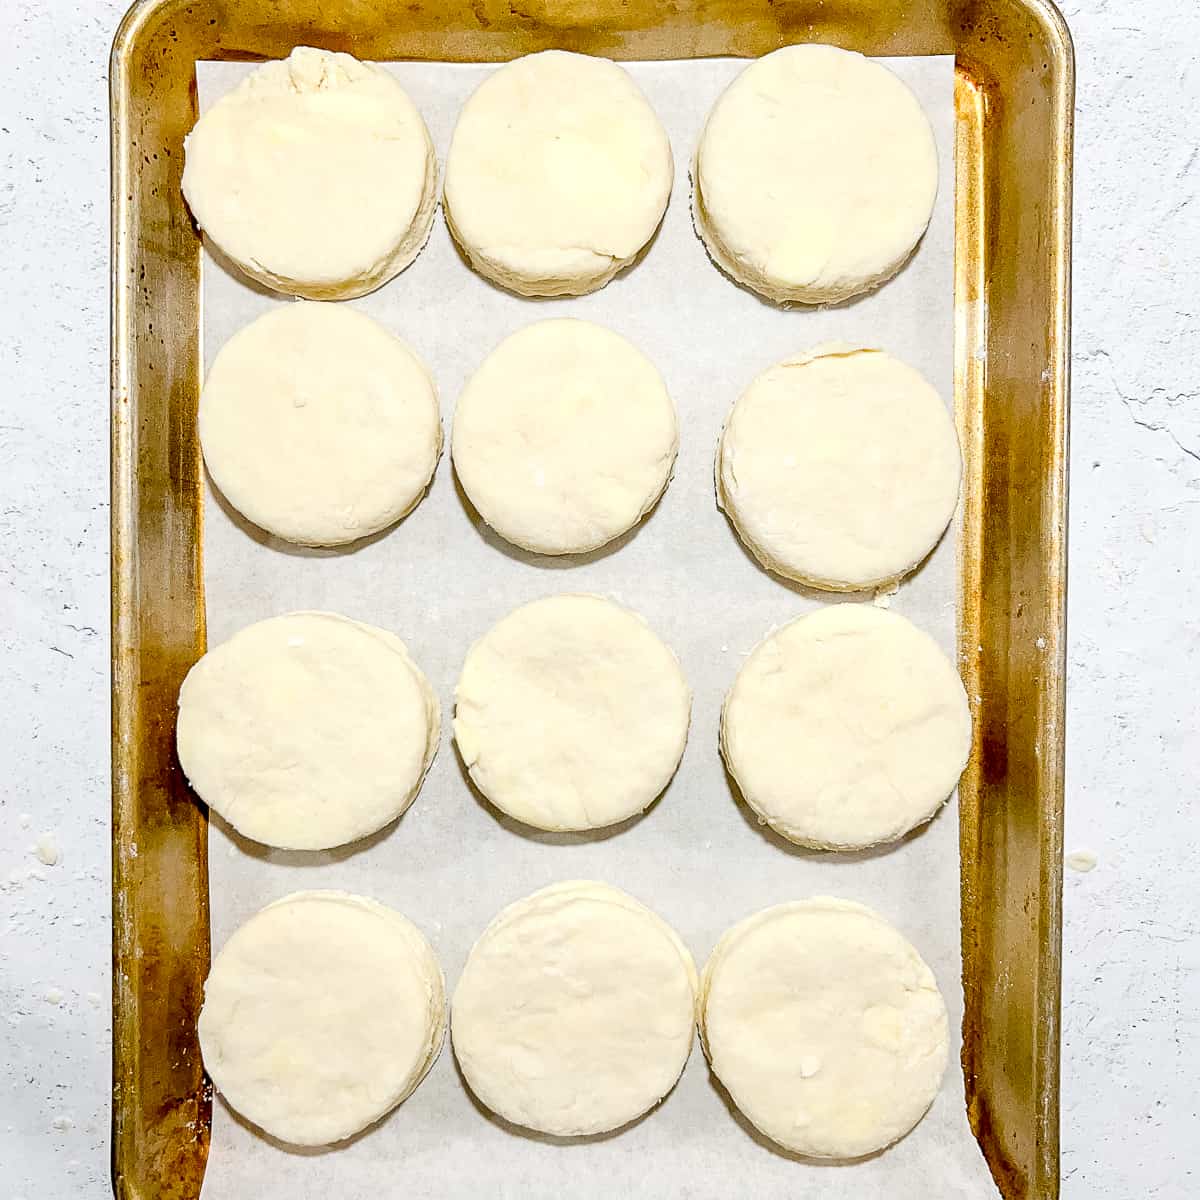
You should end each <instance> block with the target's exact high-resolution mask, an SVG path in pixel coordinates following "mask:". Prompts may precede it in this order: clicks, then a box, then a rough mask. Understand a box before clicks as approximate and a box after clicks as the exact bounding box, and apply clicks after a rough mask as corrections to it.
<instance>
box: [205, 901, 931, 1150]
mask: <svg viewBox="0 0 1200 1200" xmlns="http://www.w3.org/2000/svg"><path fill="white" fill-rule="evenodd" d="M445 1010H446V1001H445V981H444V977H443V974H442V971H441V968H440V966H439V965H438V961H437V958H436V955H435V953H434V951H433V948H432V947H431V946H430V944H429V942H428V941H427V940H426V939H425V937H424V936H423V935H422V934H421V933H420V931H419V930H418V929H417V928H416V927H415V926H414V925H413V924H412V923H411V922H409V921H408V920H407V919H406V918H405V917H403V916H401V915H400V914H399V913H398V912H395V911H394V910H392V909H390V908H388V907H386V906H384V905H383V904H380V903H378V902H377V901H374V900H369V899H367V898H364V897H361V896H354V895H350V894H347V893H345V892H333V891H309V892H299V893H294V894H292V895H290V896H286V897H284V898H283V899H281V900H278V901H276V902H274V903H273V904H270V905H268V906H267V907H266V908H264V909H262V910H261V911H260V912H258V913H257V914H256V915H254V916H252V917H251V918H250V919H249V920H248V921H246V922H245V923H244V924H243V925H242V926H241V927H240V928H239V929H237V930H236V931H235V932H234V933H233V935H232V936H231V937H230V938H229V940H228V941H227V942H226V943H225V945H224V947H223V948H222V949H221V951H220V953H219V954H218V955H217V956H216V959H215V960H214V962H213V966H212V970H211V972H210V974H209V977H208V980H207V982H206V984H205V999H204V1007H203V1009H202V1011H201V1014H200V1018H199V1023H198V1029H199V1035H200V1044H201V1048H202V1052H203V1055H204V1063H205V1067H206V1069H207V1070H208V1071H209V1073H210V1075H211V1076H212V1079H213V1081H214V1083H215V1084H216V1086H217V1088H218V1089H219V1090H220V1091H221V1093H222V1094H223V1095H224V1096H225V1098H226V1099H227V1100H228V1102H229V1103H230V1104H231V1105H232V1106H233V1107H234V1108H235V1109H237V1111H238V1112H240V1113H241V1114H242V1115H243V1116H244V1117H246V1118H248V1119H249V1120H250V1121H253V1122H254V1123H255V1124H256V1125H258V1126H259V1127H260V1128H261V1129H263V1130H265V1131H266V1132H267V1133H269V1134H271V1135H273V1136H275V1137H277V1138H279V1139H280V1140H282V1141H285V1142H288V1143H291V1144H295V1145H304V1146H314V1145H326V1144H331V1143H336V1142H339V1141H343V1140H345V1139H346V1138H349V1137H352V1136H353V1135H354V1134H356V1133H358V1132H360V1131H361V1130H363V1129H365V1128H366V1127H367V1126H368V1125H370V1124H372V1123H373V1122H375V1121H377V1120H378V1119H380V1118H381V1117H383V1116H384V1115H385V1114H386V1113H387V1112H389V1111H390V1110H391V1109H392V1108H394V1107H395V1106H396V1105H397V1104H399V1103H400V1102H401V1101H403V1100H404V1099H406V1098H407V1097H408V1096H409V1095H411V1094H412V1092H413V1091H414V1090H415V1089H416V1087H417V1086H418V1084H419V1083H420V1081H421V1080H422V1079H423V1078H424V1076H425V1075H426V1073H427V1072H428V1071H429V1069H430V1067H431V1066H432V1065H433V1063H434V1061H435V1060H436V1058H437V1056H438V1054H439V1052H440V1050H441V1046H442V1041H443V1038H444V1033H445V1029H446V1013H445ZM697 1024H698V1025H699V1029H700V1036H701V1042H702V1045H703V1047H704V1050H705V1054H706V1055H707V1057H708V1059H709V1062H710V1063H711V1066H712V1069H713V1072H714V1074H715V1075H716V1076H717V1078H718V1079H720V1081H721V1083H722V1084H723V1086H724V1087H725V1088H726V1090H727V1091H728V1093H729V1095H730V1097H731V1099H732V1100H733V1102H734V1103H735V1104H736V1105H737V1107H738V1108H739V1109H740V1110H741V1111H742V1112H743V1113H744V1114H745V1115H746V1116H747V1117H748V1118H749V1119H750V1120H751V1121H752V1122H753V1123H754V1125H755V1126H757V1127H758V1128H759V1129H760V1130H761V1131H762V1132H763V1133H765V1134H766V1135H767V1136H768V1137H770V1138H771V1139H772V1140H773V1141H775V1142H776V1143H777V1144H778V1145H780V1146H782V1147H784V1148H786V1149H788V1150H790V1151H792V1152H794V1153H799V1154H803V1155H807V1156H810V1157H814V1158H824V1159H837V1160H847V1159H854V1158H859V1157H862V1156H863V1155H866V1154H870V1153H873V1152H875V1151H878V1150H881V1149H883V1148H885V1147H886V1146H889V1145H891V1144H892V1143H893V1142H895V1141H896V1140H897V1139H899V1138H900V1137H902V1136H903V1135H904V1134H905V1133H907V1132H908V1130H909V1129H911V1128H912V1127H913V1126H914V1125H915V1124H916V1123H917V1122H918V1121H919V1120H920V1119H921V1117H922V1115H923V1114H924V1113H925V1111H926V1110H927V1109H928V1107H929V1105H930V1104H931V1103H932V1101H933V1099H934V1097H935V1096H936V1094H937V1090H938V1086H939V1084H940V1081H941V1078H942V1075H943V1073H944V1071H945V1068H946V1062H947V1055H948V1022H947V1015H946V1006H945V1003H944V1001H943V999H942V995H941V992H940V991H939V989H938V986H937V982H936V980H935V979H934V977H933V974H932V972H931V971H930V970H929V967H928V966H927V965H926V964H925V962H924V961H923V960H922V958H921V956H920V955H919V954H918V952H917V951H916V950H915V949H914V948H913V946H912V945H911V944H910V943H909V942H908V941H907V940H906V939H905V938H904V937H903V935H901V934H900V933H899V932H898V931H897V930H896V929H894V928H893V927H892V926H891V925H889V924H888V923H887V922H886V921H885V920H884V918H882V917H881V916H879V915H878V914H877V913H875V912H873V911H872V910H871V909H869V908H866V907H864V906H863V905H860V904H855V903H851V902H849V901H845V900H837V899H833V898H831V897H815V898H813V899H810V900H807V901H794V902H791V903H785V904H780V905H776V906H774V907H772V908H768V909H765V910H763V911H761V912H758V913H755V914H754V915H752V916H750V917H748V918H746V919H745V920H743V921H741V922H740V923H738V924H737V925H735V926H733V928H731V929H730V930H728V932H726V934H725V935H724V936H723V937H722V938H721V939H720V941H719V942H718V944H717V946H716V948H715V950H714V951H713V953H712V955H711V957H710V958H709V960H708V963H707V965H706V966H705V968H704V972H703V975H702V976H701V977H698V976H697V972H696V968H695V965H694V962H693V959H692V956H691V953H690V952H689V951H688V949H687V947H686V946H685V945H684V943H683V942H682V941H681V940H680V938H679V936H678V935H677V934H676V933H675V931H674V930H673V929H672V928H671V927H670V926H669V925H668V924H667V923H666V922H665V921H663V920H662V918H661V917H659V916H658V915H657V914H655V913H654V912H652V911H651V910H650V909H649V908H647V907H645V906H644V905H642V904H641V903H639V902H638V901H637V900H635V899H634V898H633V897H632V896H630V895H628V894H627V893H625V892H622V891H620V890H618V889H617V888H614V887H610V886H608V885H607V884H603V883H596V882H592V881H586V880H573V881H567V882H562V883H558V884H553V885H551V886H549V887H546V888H543V889H541V890H540V891H537V892H535V893H533V894H532V895H530V896H527V897H525V898H524V899H522V900H519V901H517V902H515V903H513V904H510V905H509V906H508V907H507V908H505V909H504V910H503V911H502V912H500V913H499V914H498V915H497V916H496V917H495V919H494V920H493V921H492V922H491V923H490V924H489V925H488V927H487V928H486V929H485V930H484V931H483V933H482V934H481V936H480V937H479V939H478V940H477V941H476V943H475V945H474V947H473V948H472V950H471V952H470V955H469V956H468V959H467V962H466V965H465V967H464V969H463V972H462V975H461V977H460V979H459V982H458V986H457V988H456V990H455V993H454V1000H453V1005H452V1011H451V1019H450V1029H451V1036H452V1040H453V1045H454V1053H455V1057H456V1058H457V1060H458V1063H459V1066H460V1067H461V1069H462V1074H463V1077H464V1079H465V1081H466V1083H467V1085H468V1086H469V1087H470V1089H471V1091H472V1093H473V1094H474V1095H475V1096H476V1098H477V1099H478V1100H479V1101H480V1102H481V1103H482V1104H484V1105H486V1106H487V1107H488V1108H489V1109H490V1110H491V1111H492V1112H494V1113H497V1114H498V1115H500V1116H501V1117H503V1118H505V1119H506V1120H508V1121H511V1122H513V1123H514V1124H516V1125H519V1126H521V1127H523V1128H526V1129H531V1130H535V1131H537V1132H539V1133H543V1134H550V1135H554V1136H557V1137H581V1136H594V1135H596V1134H601V1133H607V1132H610V1131H613V1130H618V1129H620V1128H621V1127H623V1126H626V1125H628V1124H629V1123H630V1122H632V1121H634V1120H636V1119H637V1118H638V1117H640V1116H642V1115H643V1114H644V1113H646V1112H648V1111H649V1110H650V1109H652V1108H653V1107H655V1106H656V1105H657V1104H658V1103H659V1102H660V1101H661V1100H662V1099H663V1098H664V1097H665V1096H666V1095H667V1093H669V1092H670V1091H671V1089H672V1088H673V1087H674V1086H675V1083H676V1081H677V1080H678V1078H679V1076H680V1074H681V1072H682V1071H683V1068H684V1065H685V1064H686V1062H687V1060H688V1057H689V1055H690V1054H691V1049H692V1042H693V1038H694V1033H695V1029H696V1026H697Z"/></svg>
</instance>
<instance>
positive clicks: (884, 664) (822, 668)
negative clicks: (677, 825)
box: [177, 594, 971, 850]
mask: <svg viewBox="0 0 1200 1200" xmlns="http://www.w3.org/2000/svg"><path fill="white" fill-rule="evenodd" d="M690 716H691V692H690V690H689V688H688V685H687V682H686V680H685V679H684V676H683V672H682V670H681V669H680V665H679V661H678V659H677V658H676V656H675V654H674V653H673V652H672V651H671V649H670V648H669V647H668V646H667V645H665V644H664V643H663V642H662V641H661V640H660V639H659V638H658V637H657V635H656V634H655V633H654V632H653V631H652V630H651V629H650V627H649V626H648V625H647V624H646V622H645V621H644V620H643V619H642V618H641V617H640V616H638V615H637V614H636V613H633V612H631V611H629V610H628V609H625V608H622V607H621V606H620V605H617V604H615V603H614V602H613V601H611V600H608V599H605V598H603V597H600V596H592V595H569V594H568V595H556V596H549V597H546V598H544V599H541V600H535V601H533V602H531V603H529V604H525V605H522V606H521V607H520V608H517V609H516V610H514V611H513V612H511V613H509V614H508V616H506V617H504V618H503V619H502V620H501V621H499V622H498V623H497V624H496V625H494V626H493V627H492V628H491V629H490V630H489V631H488V632H487V633H486V634H485V635H484V636H483V637H482V638H480V639H479V640H478V641H477V642H476V643H475V644H474V645H473V646H472V647H471V649H470V651H469V652H468V654H467V656H466V660H465V662H464V664H463V668H462V672H461V675H460V676H459V680H458V685H457V687H456V689H455V712H454V737H455V741H456V743H457V745H458V750H459V753H460V754H461V756H462V760H463V763H464V765H465V766H466V768H467V770H468V771H469V773H470V776H471V779H472V781H473V782H474V783H475V785H476V786H477V787H478V788H479V790H480V791H481V792H482V793H483V795H484V796H485V797H486V798H487V800H488V801H489V802H490V803H491V804H493V805H494V806H495V807H496V808H498V809H500V810H501V811H503V812H504V813H506V814H507V815H509V816H510V817H512V818H514V819H515V820H517V821H521V822H522V823H524V824H526V825H529V826H532V827H534V828H538V829H545V830H556V831H564V830H586V829H598V828H605V827H607V826H611V825H615V824H617V823H619V822H621V821H625V820H628V819H630V818H631V817H634V816H636V815H638V814H639V813H642V812H644V811H645V810H646V809H647V808H648V807H649V806H650V805H651V804H653V802H654V801H655V799H656V798H657V797H658V796H659V795H661V794H662V792H663V791H664V789H665V788H666V786H667V784H668V783H669V782H670V780H671V778H672V776H673V775H674V773H675V770H676V768H677V767H678V765H679V761H680V758H681V757H682V755H683V751H684V747H685V744H686V742H687V735H688V726H689V722H690ZM439 730H440V717H439V710H438V703H437V699H436V697H435V696H434V694H433V691H432V689H431V688H430V685H429V683H428V681H427V680H426V678H425V676H424V674H423V673H422V672H421V671H420V669H419V668H418V667H417V666H416V664H415V663H414V662H413V661H412V659H411V658H410V657H409V655H408V653H407V651H406V650H405V647H404V645H403V643H402V642H401V641H400V640H399V639H398V638H396V637H395V636H394V635H393V634H390V633H387V632H385V631H383V630H380V629H376V628H373V627H371V626H369V625H363V624H361V623H359V622H356V621H351V620H349V619H348V618H346V617H342V616H337V615H335V614H332V613H311V612H298V613H289V614H286V615H284V616H279V617H272V618H269V619H268V620H265V621H260V622H258V623H256V624H254V625H250V626H247V627H246V628H244V629H242V630H240V631H239V632H238V633H236V634H235V635H234V636H233V637H232V638H230V639H229V640H228V641H227V642H224V643H223V644H221V645H219V646H215V647H213V648H212V649H210V650H209V651H208V652H207V653H206V654H205V655H204V656H203V657H202V658H201V659H200V660H199V661H198V662H197V663H196V664H195V665H194V666H193V667H192V669H191V670H190V671H189V672H188V675H187V677H186V679H185V680H184V683H183V686H182V688H181V690H180V695H179V716H178V726H177V745H178V751H179V758H180V762H181V764H182V766H183V769H184V772H185V774H186V775H187V777H188V779H189V781H190V782H191V784H192V787H193V788H194V789H195V791H196V792H197V793H198V794H199V795H200V797H201V798H202V799H203V800H204V801H205V802H206V803H207V804H209V805H210V806H211V807H212V808H213V809H214V810H215V811H216V812H218V813H219V814H220V815H221V816H222V817H224V818H225V819H226V820H227V821H228V822H229V823H230V824H231V825H232V826H234V828H236V829H237V830H238V831H239V832H240V833H242V834H243V835H245V836H246V837H249V838H252V839H254V840H255V841H258V842H262V843H265V844H267V845H273V846H280V847H284V848H288V849H299V850H320V849H327V848H330V847H333V846H338V845H344V844H347V843H349V842H352V841H355V840H357V839H359V838H362V837H365V836H367V835H368V834H371V833H373V832H375V831H376V830H378V829H381V828H383V827H384V826H385V825H387V824H388V823H389V822H391V821H393V820H395V819H396V818H397V817H398V816H399V815H400V814H401V813H403V812H404V811H405V810H406V809H407V808H408V807H409V805H410V804H411V803H412V802H413V800H414V798H415V797H416V795H417V792H418V790H419V788H420V786H421V781H422V779H423V778H424V775H425V772H426V771H427V770H428V769H429V766H430V764H431V762H432V761H433V757H434V754H435V752H436V749H437V742H438V736H439ZM970 744H971V716H970V709H969V707H968V703H967V697H966V693H965V691H964V689H963V686H962V682H961V680H960V679H959V677H958V674H957V672H956V671H955V669H954V666H953V664H952V663H951V662H950V661H949V659H947V657H946V656H945V654H944V653H943V652H942V651H941V649H940V648H939V647H938V646H937V644H936V643H935V642H934V641H933V639H932V638H930V637H929V636H928V635H927V634H925V633H923V632H922V631H921V630H919V629H918V628H917V627H916V626H915V625H913V624H912V623H911V622H910V621H908V620H907V619H906V618H904V617H902V616H900V615H899V614H897V613H893V612H889V611H886V610H883V609H881V608H877V607H875V606H874V605H866V604H837V605H831V606H828V607H826V608H823V609H819V610H818V611H816V612H814V613H810V614H809V615H807V616H803V617H799V618H797V619H796V620H793V621H791V622H790V623H789V624H786V625H784V626H782V627H781V628H779V629H776V630H774V631H773V632H771V633H770V634H769V635H768V636H767V637H766V638H765V639H764V640H763V641H762V642H760V643H759V645H758V646H757V647H756V648H755V650H754V651H753V652H752V653H751V654H750V656H749V657H748V658H747V660H746V662H745V663H744V664H743V666H742V668H741V670H740V671H739V673H738V675H737V678H736V679H735V681H734V682H733V685H732V687H731V688H730V690H729V692H728V694H727V696H726V699H725V704H724V708H723V710H722V716H721V731H720V750H721V754H722V756H723V758H724V760H725V763H726V765H727V766H728V768H729V771H730V774H731V775H732V776H733V778H734V780H735V781H736V783H737V785H738V787H739V788H740V790H741V792H742V794H743V796H744V798H745V800H746V802H747V803H748V804H749V805H750V807H751V808H752V809H753V810H754V811H755V813H756V814H757V815H758V816H759V818H760V820H761V821H763V822H764V823H767V824H770V825H771V826H772V828H774V829H775V830H777V831H778V832H779V833H781V834H782V835H783V836H784V837H786V838H788V839H790V840H791V841H793V842H795V843H797V844H799V845H805V846H813V847H820V848H826V849H834V850H850V849H861V848H863V847H866V846H871V845H876V844H879V843H883V842H890V841H895V840H896V839H898V838H900V837H902V836H903V835H904V834H906V833H907V832H908V831H909V830H911V829H913V828H915V827H916V826H917V825H920V824H922V823H924V822H925V821H927V820H929V819H930V818H931V817H932V816H933V814H934V813H935V812H936V811H937V810H938V809H939V808H940V807H941V805H942V804H943V803H944V801H945V800H946V798H947V797H948V796H949V795H950V793H951V792H952V791H953V789H954V787H955V786H956V784H957V782H958V778H959V776H960V774H961V773H962V771H963V768H964V767H965V765H966V762H967V757H968V754H969V752H970Z"/></svg>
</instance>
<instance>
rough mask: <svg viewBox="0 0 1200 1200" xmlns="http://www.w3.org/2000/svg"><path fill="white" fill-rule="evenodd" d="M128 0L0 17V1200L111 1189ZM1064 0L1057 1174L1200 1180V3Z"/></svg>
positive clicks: (31, 1) (1173, 1193) (1100, 1193)
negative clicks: (1063, 654) (123, 37)
mask: <svg viewBox="0 0 1200 1200" xmlns="http://www.w3.org/2000/svg"><path fill="white" fill-rule="evenodd" d="M123 7H124V0H86V2H85V3H78V2H77V0H10V3H9V4H7V5H5V6H4V9H3V15H2V16H0V32H3V34H4V35H5V36H4V37H3V38H2V39H0V67H2V73H0V78H3V80H4V89H3V99H0V163H2V165H0V263H2V264H3V270H4V286H3V288H2V289H0V316H2V318H3V329H4V334H3V336H2V337H0V648H2V651H0V716H2V719H0V769H2V770H3V778H4V783H3V786H2V787H0V1064H2V1068H0V1196H2V1197H3V1198H4V1200H9V1198H10V1197H11V1198H21V1200H35V1198H38V1200H40V1198H42V1197H47V1198H50V1200H57V1198H58V1197H67V1196H72V1197H80V1198H81V1200H98V1198H100V1197H103V1196H105V1195H107V1194H108V1186H109V1185H108V1087H109V1035H108V987H109V979H108V961H109V927H108V880H109V872H108V665H107V645H108V638H107V625H108V570H107V551H108V543H107V531H108V522H107V497H108V476H107V462H108V453H107V446H108V442H107V433H108V409H107V381H108V333H107V319H108V298H107V270H108V262H107V259H108V195H107V165H108V146H107V93H106V87H105V77H106V72H107V54H108V46H109V42H110V39H111V37H112V33H113V31H114V29H115V27H116V24H117V21H118V19H119V17H120V13H121V10H122V9H123ZM1065 9H1066V14H1067V18H1068V20H1069V22H1070V24H1071V27H1072V31H1073V33H1074V36H1075V42H1076V49H1077V53H1078V57H1079V76H1080V79H1079V83H1080V87H1079V105H1078V118H1079V123H1078V146H1077V156H1076V171H1075V181H1076V238H1075V243H1076V269H1075V377H1074V378H1075V389H1074V405H1073V449H1072V470H1073V480H1072V491H1071V503H1072V519H1071V538H1072V544H1071V554H1072V566H1071V588H1072V594H1071V645H1070V669H1071V676H1070V683H1069V704H1070V718H1069V720H1070V724H1069V733H1068V737H1069V753H1068V777H1067V787H1068V815H1067V848H1068V850H1071V851H1074V850H1079V849H1083V848H1086V849H1089V850H1091V851H1093V852H1094V853H1095V854H1096V856H1097V859H1098V865H1097V866H1096V868H1095V869H1094V870H1092V871H1090V872H1088V873H1080V872H1076V871H1073V870H1069V871H1068V872H1067V880H1066V929H1065V1013H1064V1018H1065V1019H1064V1058H1063V1177H1064V1189H1063V1191H1064V1196H1065V1197H1067V1198H1068V1200H1093V1198H1097V1200H1106V1198H1110V1197H1111V1198H1112V1200H1125V1198H1127V1197H1130V1196H1138V1197H1140V1198H1146V1200H1149V1198H1151V1197H1163V1198H1167V1197H1170V1198H1175V1197H1181V1198H1182V1197H1184V1196H1188V1195H1191V1194H1192V1193H1193V1192H1195V1190H1196V1188H1197V1186H1198V1184H1200V1180H1198V1179H1197V1176H1200V1149H1198V1146H1197V1139H1196V1137H1195V1133H1194V1127H1195V1122H1196V1118H1197V1103H1198V1101H1197V1095H1198V1092H1197V1088H1196V1086H1195V1080H1194V1075H1195V1070H1194V1063H1195V1057H1196V1054H1197V1051H1198V1050H1200V1027H1198V1021H1197V1012H1198V1011H1200V911H1198V910H1200V902H1198V901H1197V899H1196V893H1197V889H1196V885H1195V882H1194V867H1193V864H1194V863H1195V862H1196V861H1197V859H1198V857H1200V822H1197V821H1196V819H1195V817H1194V815H1193V811H1192V810H1193V806H1194V804H1195V794H1196V786H1197V779H1198V775H1200V769H1198V766H1197V764H1198V763H1200V700H1198V699H1197V695H1198V693H1197V688H1196V685H1195V679H1196V677H1197V674H1198V673H1200V618H1197V616H1196V612H1195V606H1194V604H1189V603H1188V601H1189V598H1190V597H1191V595H1192V594H1193V592H1194V587H1195V580H1196V577H1197V574H1198V569H1200V536H1198V533H1200V383H1198V379H1200V299H1197V295H1198V289H1197V286H1196V282H1197V275H1196V272H1197V262H1198V261H1200V154H1198V153H1197V151H1196V145H1195V131H1194V119H1193V118H1194V113H1195V111H1196V109H1197V107H1198V106H1200V67H1198V62H1197V56H1196V53H1195V47H1196V46H1198V45H1200V9H1197V8H1196V7H1195V6H1194V5H1191V4H1187V3H1183V4H1177V3H1173V2H1170V0H1141V2H1140V3H1130V2H1129V0H1071V2H1070V3H1067V4H1066V5H1065ZM44 835H49V836H48V837H46V836H44ZM39 841H40V846H41V850H42V855H41V857H39V856H38V854H37V847H38V845H39ZM56 849H57V852H58V860H57V862H56V863H54V864H53V865H50V864H48V863H45V862H43V861H42V858H46V859H52V858H54V857H55V855H54V851H55V850H56Z"/></svg>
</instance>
